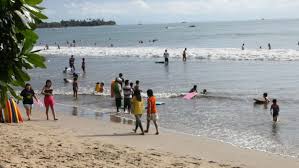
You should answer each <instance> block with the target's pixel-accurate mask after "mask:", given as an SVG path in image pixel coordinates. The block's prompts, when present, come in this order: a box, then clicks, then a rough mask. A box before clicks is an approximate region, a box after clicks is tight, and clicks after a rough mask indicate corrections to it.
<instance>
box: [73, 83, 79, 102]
mask: <svg viewBox="0 0 299 168" xmlns="http://www.w3.org/2000/svg"><path fill="white" fill-rule="evenodd" d="M78 88H79V87H78V79H77V78H74V82H73V92H74V97H75V98H76V99H77V98H78Z"/></svg>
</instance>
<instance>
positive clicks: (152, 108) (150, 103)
mask: <svg viewBox="0 0 299 168" xmlns="http://www.w3.org/2000/svg"><path fill="white" fill-rule="evenodd" d="M147 96H148V99H147V125H146V130H145V131H144V132H145V133H148V130H149V127H150V121H151V120H153V122H154V124H155V127H156V135H159V130H158V124H157V120H158V113H157V107H156V97H155V96H154V93H153V90H152V89H149V90H147Z"/></svg>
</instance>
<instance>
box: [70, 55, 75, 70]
mask: <svg viewBox="0 0 299 168" xmlns="http://www.w3.org/2000/svg"><path fill="white" fill-rule="evenodd" d="M69 64H70V68H71V69H72V71H75V58H74V55H72V56H71V58H70V59H69Z"/></svg>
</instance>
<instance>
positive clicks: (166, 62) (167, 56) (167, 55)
mask: <svg viewBox="0 0 299 168" xmlns="http://www.w3.org/2000/svg"><path fill="white" fill-rule="evenodd" d="M164 59H165V64H166V65H168V59H169V54H168V52H167V50H165V52H164Z"/></svg>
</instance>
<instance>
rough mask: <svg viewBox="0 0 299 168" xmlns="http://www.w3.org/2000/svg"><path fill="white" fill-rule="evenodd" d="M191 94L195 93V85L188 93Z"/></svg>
mask: <svg viewBox="0 0 299 168" xmlns="http://www.w3.org/2000/svg"><path fill="white" fill-rule="evenodd" d="M193 92H196V93H197V85H194V86H193V88H192V89H191V90H190V91H189V93H193Z"/></svg>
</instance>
